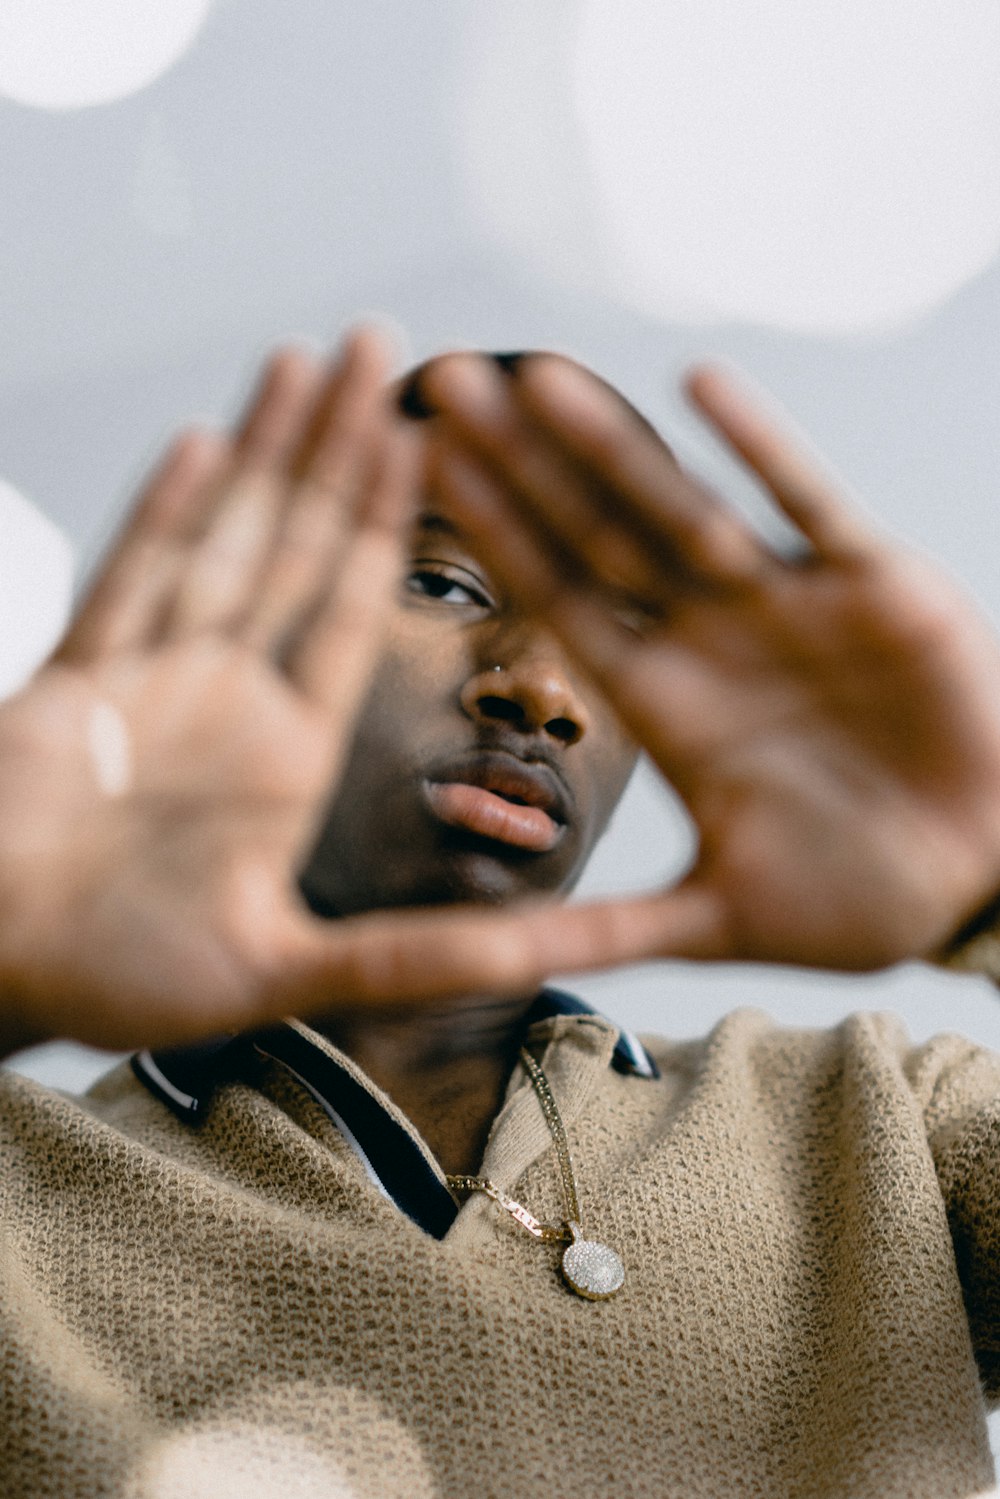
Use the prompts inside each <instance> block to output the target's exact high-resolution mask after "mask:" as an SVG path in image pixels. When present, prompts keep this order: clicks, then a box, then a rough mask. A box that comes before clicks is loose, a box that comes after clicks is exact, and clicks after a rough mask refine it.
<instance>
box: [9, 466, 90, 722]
mask: <svg viewBox="0 0 1000 1499" xmlns="http://www.w3.org/2000/svg"><path fill="white" fill-rule="evenodd" d="M72 598H73V550H72V548H71V546H70V544H69V541H68V539H67V537H66V536H65V535H64V534H63V532H62V531H60V529H59V527H58V526H56V525H54V524H53V523H52V521H50V520H49V519H48V517H47V516H45V515H43V514H42V513H41V511H40V510H36V509H35V507H34V505H32V504H30V503H29V502H28V501H27V500H26V499H25V498H24V496H23V495H21V494H18V492H17V490H16V489H13V488H12V487H11V486H10V485H9V484H5V483H4V481H3V480H2V479H0V698H2V697H7V696H8V695H9V694H10V693H11V692H15V691H16V690H17V688H18V687H21V686H22V685H23V684H24V682H26V681H27V679H28V677H30V676H31V674H32V672H33V671H34V670H35V668H36V667H37V666H39V665H40V664H41V662H42V661H44V659H45V657H46V656H47V655H48V654H49V652H50V651H51V650H52V648H53V646H55V645H56V643H57V642H58V640H59V637H60V636H61V635H62V633H63V631H64V630H65V628H66V622H67V620H68V619H69V614H70V608H71V605H72Z"/></svg>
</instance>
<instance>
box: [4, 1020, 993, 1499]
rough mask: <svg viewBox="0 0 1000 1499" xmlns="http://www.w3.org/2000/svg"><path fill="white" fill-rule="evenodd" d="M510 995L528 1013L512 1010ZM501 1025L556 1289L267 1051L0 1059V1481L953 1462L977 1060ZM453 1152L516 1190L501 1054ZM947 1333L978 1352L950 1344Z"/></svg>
mask: <svg viewBox="0 0 1000 1499" xmlns="http://www.w3.org/2000/svg"><path fill="white" fill-rule="evenodd" d="M536 1031H537V1028H536ZM614 1038H615V1032H614V1030H613V1028H612V1027H611V1026H609V1025H608V1024H607V1022H604V1021H602V1020H600V1019H599V1018H588V1017H580V1018H572V1019H571V1018H567V1017H561V1018H558V1019H556V1020H553V1021H548V1022H545V1024H544V1026H543V1027H542V1028H541V1030H540V1031H538V1032H537V1033H536V1034H534V1035H533V1037H532V1044H533V1046H534V1049H535V1050H536V1054H538V1055H540V1056H541V1057H542V1061H543V1065H544V1067H545V1070H546V1072H547V1074H548V1076H549V1079H550V1081H551V1084H552V1088H553V1091H554V1093H555V1095H556V1097H557V1099H558V1100H559V1104H560V1108H561V1110H562V1113H563V1116H564V1119H565V1123H566V1126H567V1130H568V1134H569V1139H570V1144H571V1148H572V1151H573V1156H574V1162H575V1167H576V1174H577V1178H578V1182H579V1187H580V1194H581V1199H582V1211H583V1219H584V1229H585V1231H586V1233H587V1235H588V1236H589V1237H594V1238H598V1239H602V1240H604V1241H606V1242H607V1243H608V1244H610V1245H612V1246H613V1247H614V1248H615V1249H617V1251H618V1252H619V1254H620V1255H621V1257H622V1259H623V1261H624V1262H625V1266H626V1270H627V1281H626V1285H625V1288H624V1290H623V1291H622V1292H621V1293H620V1295H619V1296H618V1297H617V1298H615V1299H614V1300H612V1301H608V1302H604V1303H591V1302H586V1301H583V1300H580V1299H579V1298H578V1297H576V1296H574V1295H573V1294H572V1293H571V1292H570V1291H569V1290H568V1289H567V1288H566V1287H565V1286H564V1284H563V1283H562V1282H561V1280H560V1277H559V1275H558V1271H557V1268H556V1266H557V1255H558V1249H557V1248H554V1247H551V1246H546V1245H541V1244H539V1243H538V1242H537V1241H536V1240H535V1239H533V1238H531V1237H530V1236H529V1235H528V1234H527V1233H525V1232H524V1231H523V1230H522V1229H521V1228H520V1227H518V1225H517V1224H515V1223H514V1222H513V1221H512V1220H511V1219H510V1218H509V1217H508V1216H506V1215H505V1214H503V1213H502V1212H501V1211H500V1210H499V1209H498V1208H497V1207H496V1206H495V1205H494V1204H493V1203H491V1202H489V1201H487V1200H486V1199H485V1198H483V1197H474V1198H472V1199H470V1200H469V1202H468V1203H467V1204H466V1205H465V1206H464V1207H463V1209H462V1211H461V1212H460V1213H459V1215H458V1218H457V1220H456V1221H455V1224H454V1226H453V1227H452V1228H451V1229H450V1230H449V1232H448V1233H447V1235H446V1236H445V1238H444V1239H443V1240H440V1241H439V1240H436V1239H433V1238H431V1237H430V1236H429V1235H427V1234H425V1233H424V1232H423V1231H422V1230H420V1229H419V1228H418V1227H417V1226H416V1225H415V1224H414V1223H413V1222H411V1221H410V1220H409V1219H408V1218H407V1217H405V1215H403V1214H402V1213H400V1212H399V1210H398V1209H397V1208H396V1207H395V1206H394V1204H393V1203H391V1202H389V1201H387V1200H386V1199H385V1198H384V1197H383V1196H382V1195H381V1194H380V1193H379V1192H378V1191H377V1189H376V1188H375V1187H374V1186H373V1185H372V1183H371V1182H370V1181H369V1180H368V1178H367V1177H366V1175H365V1172H364V1168H363V1165H362V1163H361V1162H360V1161H359V1160H358V1158H357V1156H356V1155H355V1154H354V1153H353V1152H352V1151H351V1150H350V1149H349V1147H348V1146H347V1144H346V1143H345V1141H344V1140H343V1138H342V1137H341V1136H340V1135H339V1134H338V1132H337V1130H336V1127H335V1125H334V1124H333V1123H332V1122H331V1120H330V1119H329V1118H328V1117H327V1115H326V1114H325V1113H324V1111H323V1109H322V1108H321V1107H320V1106H319V1104H318V1103H317V1102H316V1100H315V1099H314V1098H312V1097H311V1096H310V1095H309V1094H308V1093H307V1092H305V1091H304V1090H303V1089H302V1088H301V1086H299V1085H298V1084H297V1083H296V1082H295V1081H294V1080H293V1079H292V1078H291V1077H290V1076H289V1074H288V1073H287V1072H286V1071H284V1070H283V1068H282V1067H281V1065H280V1064H277V1063H274V1064H271V1065H270V1067H269V1068H268V1069H267V1070H265V1072H264V1073H263V1075H262V1076H261V1078H260V1079H259V1080H258V1083H257V1085H256V1086H250V1085H248V1084H246V1083H241V1082H236V1083H232V1084H228V1085H227V1086H225V1087H223V1088H221V1089H220V1091H219V1093H218V1095H217V1097H216V1099H215V1101H214V1103H213V1105H212V1107H211V1109H210V1111H209V1113H208V1117H207V1118H206V1119H205V1121H204V1122H203V1123H202V1124H201V1125H199V1126H198V1127H196V1128H192V1127H190V1126H187V1125H185V1124H183V1123H181V1122H180V1121H179V1120H178V1119H176V1118H174V1117H173V1116H172V1115H171V1113H170V1112H169V1111H168V1110H167V1109H166V1108H165V1107H164V1106H163V1104H162V1103H160V1102H159V1101H158V1100H157V1099H156V1098H154V1097H153V1096H151V1095H150V1094H149V1093H148V1092H147V1091H146V1090H145V1089H144V1088H143V1087H142V1086H141V1085H140V1084H139V1083H138V1082H137V1081H136V1079H135V1078H134V1077H133V1076H132V1074H131V1073H130V1072H129V1070H128V1069H127V1068H125V1067H122V1068H120V1069H117V1070H116V1071H115V1072H114V1073H112V1074H111V1075H109V1077H108V1078H106V1079H105V1080H103V1081H102V1082H100V1083H99V1084H98V1085H97V1086H96V1087H95V1088H94V1089H93V1090H92V1091H91V1093H90V1094H89V1095H88V1096H87V1097H85V1098H83V1099H80V1100H71V1099H67V1098H64V1097H62V1096H59V1095H56V1094H53V1093H52V1092H50V1091H48V1090H46V1089H44V1088H42V1087H40V1086H38V1085H37V1084H35V1083H33V1082H31V1081H28V1080H26V1079H24V1078H22V1077H19V1076H16V1075H14V1074H10V1073H8V1074H6V1075H5V1076H4V1077H3V1079H2V1082H0V1161H2V1166H0V1172H2V1174H0V1182H2V1194H3V1208H2V1232H3V1246H2V1256H0V1318H2V1328H0V1371H2V1372H0V1379H2V1384H0V1493H2V1494H3V1495H4V1496H5V1499H20V1496H31V1499H48V1496H51V1499H56V1496H58V1499H75V1496H87V1499H96V1496H110V1495H114V1496H121V1499H180V1496H182V1495H183V1496H184V1499H201V1496H206V1499H207V1496H208V1495H212V1496H213V1499H226V1496H230V1495H233V1496H235V1495H237V1494H239V1495H242V1496H246V1499H278V1496H279V1495H280V1499H299V1496H302V1499H338V1496H347V1495H350V1496H353V1499H375V1496H378V1499H423V1496H428V1499H429V1496H435V1499H469V1496H475V1499H491V1496H496V1499H506V1496H514V1495H518V1496H521V1495H525V1494H534V1493H537V1494H544V1495H545V1496H546V1499H606V1496H611V1495H624V1496H628V1495H636V1496H646V1495H648V1496H656V1499H668V1496H677V1499H681V1496H683V1499H701V1496H711V1499H727V1496H730V1495H740V1496H743V1495H760V1496H767V1499H780V1496H789V1499H793V1496H802V1499H807V1496H808V1499H822V1496H825V1495H838V1496H857V1499H861V1496H872V1499H875V1496H877V1499H892V1496H904V1495H905V1496H907V1499H914V1496H927V1499H932V1496H942V1499H943V1496H952V1495H965V1494H970V1493H972V1492H974V1491H977V1490H980V1489H983V1488H985V1487H987V1486H988V1485H989V1484H990V1483H991V1482H992V1463H991V1459H990V1454H989V1448H988V1443H987V1435H986V1427H985V1420H984V1402H983V1393H982V1387H981V1380H982V1383H983V1385H984V1386H985V1389H986V1391H987V1394H988V1395H991V1396H992V1395H997V1394H1000V1213H998V1209H1000V1178H998V1167H1000V1060H998V1059H996V1058H994V1057H992V1056H990V1055H989V1054H987V1053H984V1052H983V1051H981V1050H980V1049H978V1048H976V1047H974V1046H971V1045H969V1044H967V1043H965V1042H963V1041H961V1040H958V1039H955V1038H950V1037H949V1038H944V1039H941V1040H938V1041H936V1042H933V1043H930V1044H929V1045H927V1046H924V1047H920V1048H917V1049H912V1048H910V1047H909V1046H908V1045H907V1043H906V1041H905V1038H904V1037H903V1035H902V1034H901V1032H900V1030H899V1028H898V1025H897V1023H896V1022H895V1021H894V1020H892V1019H891V1018H888V1017H871V1016H861V1017H855V1018H852V1019H851V1020H848V1021H846V1022H845V1023H844V1024H843V1025H841V1026H839V1027H837V1028H836V1029H834V1030H831V1031H792V1030H788V1029H783V1028H780V1027H777V1026H775V1025H773V1024H772V1023H771V1022H770V1021H769V1020H768V1019H766V1017H764V1016H762V1015H760V1014H758V1013H756V1012H752V1011H746V1012H740V1013H738V1014H736V1015H734V1016H731V1017H730V1018H729V1019H728V1020H726V1021H725V1022H723V1023H722V1025H720V1026H719V1027H718V1028H717V1029H716V1030H715V1031H714V1032H713V1033H712V1035H711V1036H710V1037H709V1038H708V1039H707V1040H705V1041H700V1042H690V1043H683V1044H670V1043H665V1042H661V1043H656V1042H649V1043H648V1044H649V1045H650V1049H651V1050H652V1052H653V1054H654V1055H655V1056H656V1058H657V1060H658V1062H659V1064H660V1067H661V1069H662V1076H661V1078H659V1079H658V1080H656V1081H653V1082H650V1081H645V1080H641V1079H637V1078H633V1077H626V1076H622V1075H621V1074H620V1073H618V1072H616V1071H614V1070H613V1069H612V1068H610V1067H609V1066H608V1060H609V1057H610V1054H611V1048H612V1046H613V1044H614ZM484 1170H485V1171H486V1172H487V1173H488V1174H489V1175H490V1176H491V1177H493V1178H494V1179H495V1180H496V1181H497V1182H498V1184H499V1185H500V1186H502V1187H504V1188H506V1189H508V1190H510V1191H512V1192H513V1193H514V1194H515V1195H516V1196H517V1198H518V1199H519V1200H520V1201H522V1202H524V1203H525V1204H526V1206H528V1207H529V1208H530V1209H531V1211H532V1212H534V1213H535V1214H536V1215H537V1216H539V1217H542V1218H553V1219H559V1218H560V1217H562V1216H563V1206H562V1198H561V1193H560V1181H559V1174H558V1166H557V1161H556V1157H555V1153H554V1150H553V1148H552V1142H551V1138H550V1135H549V1132H548V1129H547V1128H546V1125H545V1122H544V1119H543V1117H542V1114H541V1111H540V1108H539V1105H538V1101H537V1098H536V1097H535V1094H534V1092H533V1091H532V1089H531V1088H530V1086H529V1085H528V1084H527V1083H526V1081H525V1079H524V1075H523V1072H522V1070H521V1069H520V1068H519V1069H518V1070H517V1071H516V1073H515V1075H514V1077H513V1078H512V1081H511V1088H510V1091H509V1094H508V1098H507V1101H506V1103H505V1105H504V1107H503V1109H502V1111H501V1113H500V1115H499V1117H498V1119H497V1122H496V1124H495V1127H494V1130H493V1134H492V1136H491V1139H490V1142H489V1145H488V1147H487V1152H486V1159H485V1161H484ZM977 1361H978V1363H977Z"/></svg>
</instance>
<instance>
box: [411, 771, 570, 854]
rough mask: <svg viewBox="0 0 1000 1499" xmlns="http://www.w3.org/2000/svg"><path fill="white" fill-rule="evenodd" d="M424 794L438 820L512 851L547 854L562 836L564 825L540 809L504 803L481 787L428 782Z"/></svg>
mask: <svg viewBox="0 0 1000 1499" xmlns="http://www.w3.org/2000/svg"><path fill="white" fill-rule="evenodd" d="M425 790H426V794H427V800H428V802H429V803H430V808H431V811H432V812H433V813H434V815H435V817H438V818H440V820H441V821H442V822H444V823H447V824H448V826H449V827H453V828H464V829H465V831H466V832H468V833H478V835H479V836H480V837H481V838H495V839H496V840H497V842H498V843H509V844H510V845H511V847H512V848H524V849H529V850H530V851H531V852H532V853H536V854H545V853H548V851H549V850H550V849H552V848H555V846H556V844H557V843H558V842H559V839H560V837H561V836H562V832H563V825H562V824H561V823H558V822H556V821H555V819H554V818H552V817H550V816H549V814H548V813H547V812H543V811H542V809H541V807H522V806H519V805H518V804H517V803H516V802H508V801H504V799H503V797H502V796H497V795H496V793H495V792H493V791H484V790H483V788H482V787H481V786H468V785H466V784H465V783H464V782H463V781H427V782H425Z"/></svg>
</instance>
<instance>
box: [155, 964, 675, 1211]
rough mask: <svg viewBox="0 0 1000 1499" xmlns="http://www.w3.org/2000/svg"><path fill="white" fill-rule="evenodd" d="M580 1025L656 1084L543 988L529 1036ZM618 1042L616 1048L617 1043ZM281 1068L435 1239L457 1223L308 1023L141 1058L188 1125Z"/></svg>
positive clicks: (411, 1151)
mask: <svg viewBox="0 0 1000 1499" xmlns="http://www.w3.org/2000/svg"><path fill="white" fill-rule="evenodd" d="M574 1023H575V1024H576V1025H579V1026H582V1027H589V1028H591V1029H593V1028H594V1027H595V1025H596V1026H597V1027H599V1029H600V1030H601V1032H602V1033H603V1034H605V1035H606V1036H607V1038H608V1039H607V1040H606V1041H605V1043H604V1044H605V1046H606V1047H607V1048H608V1050H607V1051H606V1052H605V1055H609V1056H610V1062H611V1066H613V1067H614V1068H615V1069H616V1070H617V1071H619V1072H621V1073H624V1074H625V1075H627V1076H631V1077H637V1078H646V1079H650V1078H655V1077H657V1076H658V1075H659V1074H658V1071H657V1068H656V1064H655V1062H654V1061H653V1059H652V1057H650V1055H649V1053H648V1052H647V1051H646V1049H645V1047H644V1046H643V1045H642V1044H641V1043H640V1042H639V1041H638V1040H637V1039H636V1038H635V1037H634V1036H632V1035H630V1034H629V1033H628V1032H627V1031H621V1030H618V1029H617V1028H616V1027H615V1026H613V1025H612V1024H611V1022H610V1021H608V1020H605V1019H603V1017H601V1016H599V1015H598V1014H597V1012H596V1011H595V1010H593V1009H592V1008H591V1007H590V1005H588V1004H586V1003H584V1001H583V1000H581V999H578V998H577V997H576V996H575V995H572V994H566V993H564V992H563V991H562V990H559V989H549V988H546V989H543V990H542V992H541V993H540V994H539V996H538V998H537V999H536V1000H535V1002H534V1004H533V1005H532V1007H531V1009H530V1010H529V1012H528V1015H527V1017H526V1023H525V1036H526V1037H529V1036H530V1037H531V1038H532V1039H534V1038H535V1037H539V1038H540V1037H541V1036H542V1035H544V1033H545V1031H546V1030H547V1029H556V1028H558V1027H563V1028H565V1027H567V1026H573V1025H574ZM612 1041H613V1044H612ZM268 1062H277V1063H279V1064H280V1065H281V1066H282V1067H284V1068H285V1069H286V1070H287V1071H288V1072H290V1073H291V1074H292V1076H293V1077H294V1078H295V1079H296V1081H297V1082H298V1083H299V1084H300V1085H301V1086H302V1087H304V1088H305V1089H306V1090H307V1091H308V1092H309V1093H310V1094H311V1095H312V1097H313V1098H314V1099H315V1100H316V1102H317V1103H318V1104H319V1105H320V1107H321V1108H322V1109H323V1111H324V1112H325V1113H326V1114H327V1116H328V1117H329V1118H330V1120H331V1121H332V1122H333V1124H335V1125H336V1127H337V1129H338V1130H339V1132H340V1135H341V1136H342V1138H343V1140H344V1141H345V1142H346V1144H347V1145H348V1147H349V1148H350V1150H351V1151H353V1153H354V1154H355V1155H356V1156H357V1157H358V1158H359V1160H360V1161H361V1163H362V1165H363V1167H364V1169H365V1173H366V1175H367V1176H368V1178H369V1180H370V1181H371V1182H372V1183H373V1184H374V1185H375V1186H376V1188H377V1189H378V1190H379V1191H380V1192H381V1193H382V1194H383V1195H384V1196H385V1197H388V1198H389V1199H390V1200H391V1201H392V1202H394V1203H395V1204H396V1206H397V1207H398V1208H399V1209H400V1210H401V1211H402V1212H404V1213H405V1214H406V1215H407V1217H409V1218H411V1219H412V1220H413V1221H414V1222H415V1223H416V1224H417V1225H418V1226H419V1227H420V1228H422V1229H423V1230H424V1231H425V1232H426V1233H429V1234H431V1235H432V1236H433V1237H434V1238H438V1239H440V1238H443V1237H444V1235H445V1234H446V1233H447V1232H448V1230H449V1229H450V1228H451V1226H452V1224H453V1223H454V1222H455V1219H456V1216H457V1214H458V1203H457V1202H456V1199H455V1198H454V1196H453V1195H452V1193H451V1192H450V1190H449V1188H448V1185H447V1182H446V1180H445V1177H444V1174H443V1172H442V1170H441V1167H440V1166H439V1164H438V1162H437V1161H436V1160H435V1159H434V1157H433V1156H432V1155H431V1153H430V1152H429V1151H428V1149H427V1147H426V1145H425V1144H424V1142H423V1141H422V1140H421V1139H420V1137H419V1136H418V1135H417V1134H416V1132H415V1131H414V1130H413V1129H412V1127H411V1126H410V1125H409V1123H408V1121H407V1120H406V1119H405V1118H404V1117H403V1115H402V1114H401V1113H400V1112H399V1110H398V1109H397V1108H396V1107H395V1105H394V1104H393V1103H392V1101H391V1099H389V1098H388V1097H387V1096H386V1095H385V1094H384V1093H382V1092H381V1091H380V1090H379V1089H377V1088H376V1087H375V1085H374V1084H373V1083H372V1082H371V1080H370V1079H369V1078H368V1077H367V1075H366V1074H365V1073H364V1072H363V1071H362V1070H361V1068H360V1067H358V1066H357V1065H356V1064H355V1063H354V1062H352V1061H351V1059H350V1058H349V1057H347V1056H345V1055H344V1053H343V1052H341V1051H339V1050H338V1049H337V1048H336V1047H335V1046H333V1045H332V1044H331V1043H330V1042H329V1041H327V1040H326V1039H325V1037H323V1036H321V1035H319V1034H318V1033H317V1032H315V1031H312V1030H310V1029H309V1027H308V1026H305V1025H303V1024H301V1023H300V1022H299V1021H296V1020H291V1021H284V1022H282V1023H281V1024H279V1025H276V1026H270V1027H268V1028H266V1029H263V1030H257V1031H251V1032H246V1033H244V1034H242V1035H239V1036H227V1037H225V1038H223V1039H221V1040H216V1041H210V1042H207V1043H204V1044H202V1045H200V1046H188V1047H172V1048H167V1049H165V1050H160V1051H155V1052H151V1051H140V1052H137V1053H136V1054H135V1056H134V1057H133V1058H132V1070H133V1072H134V1073H135V1075H136V1077H137V1078H138V1079H139V1081H140V1082H141V1083H142V1084H143V1085H144V1086H145V1087H146V1088H148V1089H149V1091H150V1092H151V1093H153V1094H155V1096H156V1097H157V1098H159V1099H160V1100H161V1102H162V1103H164V1104H166V1106H167V1107H168V1108H169V1109H170V1110H172V1112H173V1113H174V1114H176V1115H177V1117H178V1118H179V1119H181V1120H183V1121H184V1123H186V1124H189V1125H193V1124H197V1123H198V1122H199V1121H200V1120H202V1119H204V1118H205V1116H206V1114H207V1112H208V1110H209V1107H210V1105H211V1101H212V1098H213V1096H214V1094H215V1092H216V1091H217V1090H218V1089H219V1088H220V1087H221V1086H223V1085H224V1084H225V1083H230V1082H236V1081H241V1082H248V1083H251V1084H252V1083H253V1081H254V1077H255V1075H256V1074H257V1073H258V1070H259V1068H260V1067H261V1065H262V1064H263V1063H268Z"/></svg>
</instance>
